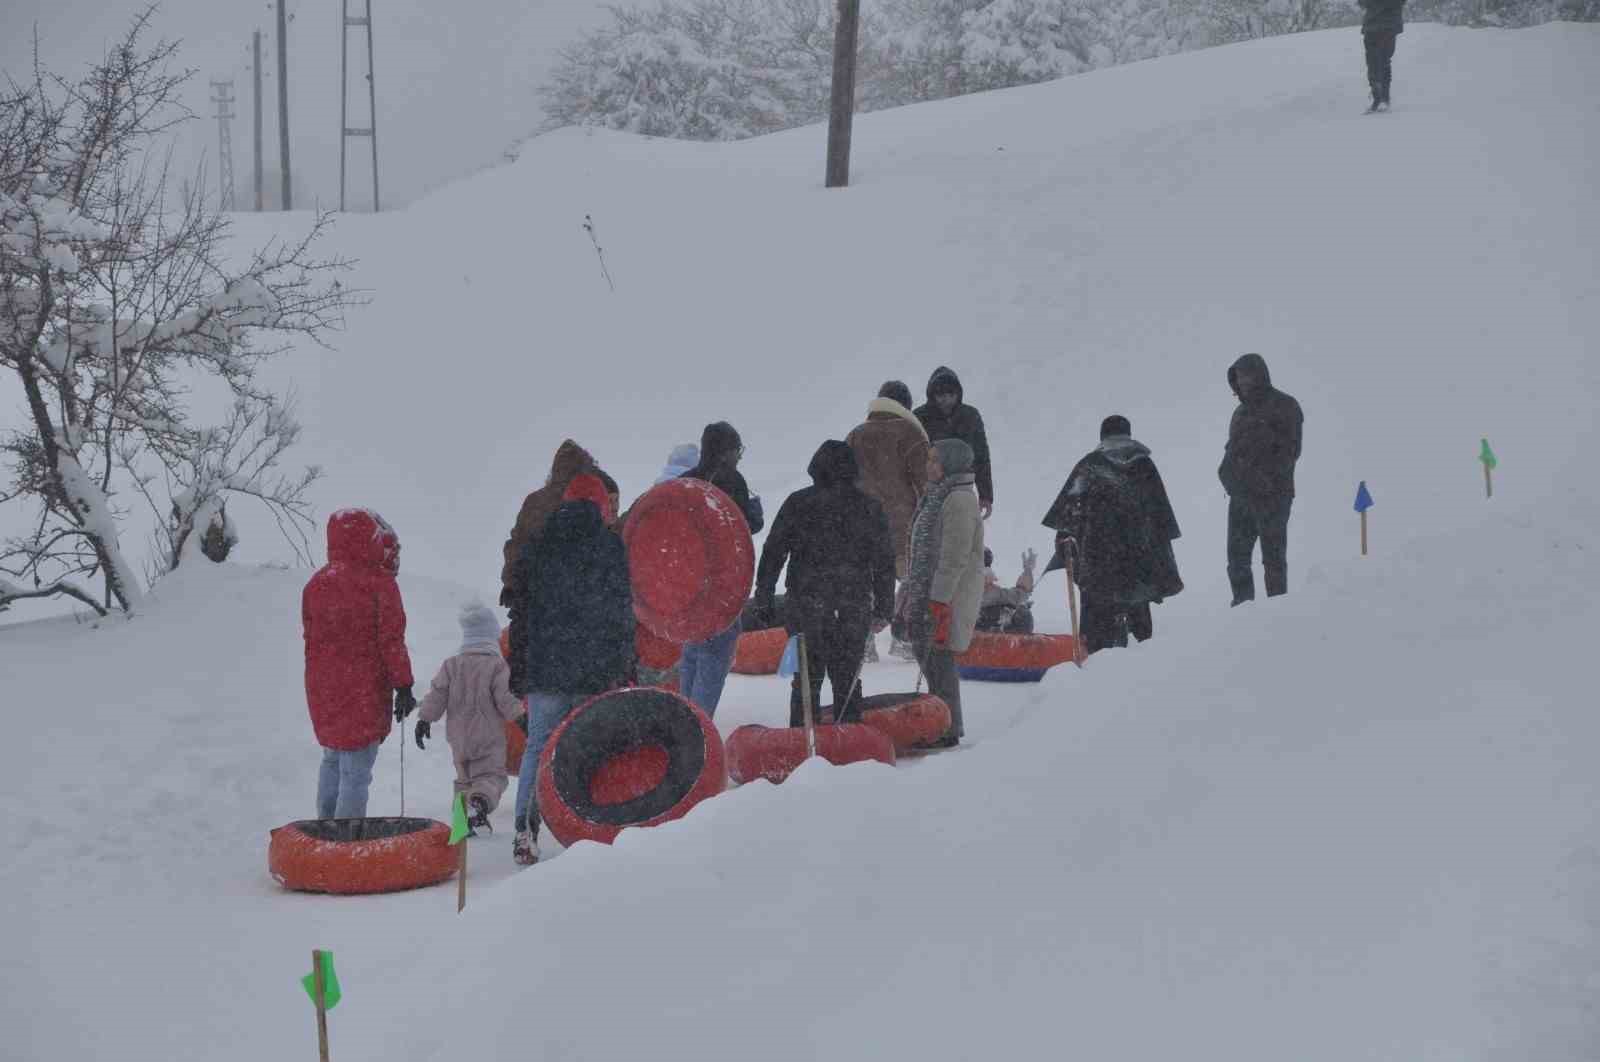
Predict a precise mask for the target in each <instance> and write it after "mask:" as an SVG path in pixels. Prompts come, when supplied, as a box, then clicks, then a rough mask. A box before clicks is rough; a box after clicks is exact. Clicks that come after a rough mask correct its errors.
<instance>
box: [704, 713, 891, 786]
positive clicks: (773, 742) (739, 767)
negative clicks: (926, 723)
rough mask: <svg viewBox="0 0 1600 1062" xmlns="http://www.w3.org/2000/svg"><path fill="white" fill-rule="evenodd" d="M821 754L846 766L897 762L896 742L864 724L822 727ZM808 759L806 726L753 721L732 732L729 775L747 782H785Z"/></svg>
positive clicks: (819, 747)
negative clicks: (869, 762) (763, 723)
mask: <svg viewBox="0 0 1600 1062" xmlns="http://www.w3.org/2000/svg"><path fill="white" fill-rule="evenodd" d="M816 734H817V755H818V756H821V757H822V758H823V759H825V760H827V761H828V762H829V763H832V764H835V765H838V766H843V765H844V764H847V763H861V762H863V761H866V760H877V761H878V762H879V763H887V764H889V765H890V766H893V765H894V742H892V741H890V740H889V739H888V737H886V736H885V735H883V734H881V733H879V732H878V731H876V730H874V729H873V728H872V727H870V726H862V725H861V724H860V723H845V724H843V725H842V726H819V727H817V728H816ZM805 758H806V732H805V729H804V728H803V727H797V726H795V727H783V728H781V729H779V728H773V727H767V726H758V725H756V724H755V723H751V724H749V725H747V726H741V727H740V728H739V729H737V730H735V731H734V732H733V733H732V734H730V735H728V776H729V777H730V778H732V779H733V780H734V781H735V782H738V783H740V784H741V785H743V784H744V783H745V782H751V781H754V780H755V779H757V778H765V779H766V780H767V781H769V782H772V783H774V784H776V783H778V782H782V781H783V780H784V779H785V778H787V777H789V775H790V774H791V773H793V771H794V769H795V768H796V767H798V766H800V764H802V763H803V762H805Z"/></svg>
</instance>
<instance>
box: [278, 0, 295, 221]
mask: <svg viewBox="0 0 1600 1062" xmlns="http://www.w3.org/2000/svg"><path fill="white" fill-rule="evenodd" d="M287 3H288V0H278V165H280V166H281V167H283V204H282V207H283V209H284V210H293V209H294V195H293V193H291V192H290V191H289V17H288V13H287V12H286V11H285V10H284V7H285V5H286V4H287Z"/></svg>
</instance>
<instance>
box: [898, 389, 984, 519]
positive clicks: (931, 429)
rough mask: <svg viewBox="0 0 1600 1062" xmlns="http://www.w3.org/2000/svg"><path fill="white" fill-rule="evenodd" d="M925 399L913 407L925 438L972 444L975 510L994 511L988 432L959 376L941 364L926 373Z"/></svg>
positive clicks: (980, 414)
mask: <svg viewBox="0 0 1600 1062" xmlns="http://www.w3.org/2000/svg"><path fill="white" fill-rule="evenodd" d="M927 395H928V401H927V403H926V404H924V405H920V406H918V407H917V408H916V417H917V419H918V420H920V421H921V422H922V426H923V428H924V429H926V430H927V432H928V441H929V442H930V443H936V442H938V441H939V440H940V439H960V440H961V441H962V442H964V443H966V444H967V445H968V446H970V447H972V474H973V475H974V476H975V477H977V487H978V511H979V512H980V513H982V514H983V518H984V519H985V520H987V519H988V518H989V514H990V513H992V512H993V511H994V475H993V473H992V472H991V471H990V468H989V436H988V435H987V434H985V433H984V430H983V414H982V413H979V412H978V410H977V409H976V408H975V407H973V406H969V405H967V402H966V391H964V390H963V389H962V387H961V378H960V377H958V376H957V375H956V374H955V372H954V371H953V370H951V369H948V368H946V367H945V366H943V365H941V366H939V367H938V368H937V369H935V370H933V375H932V376H930V377H928V390H927Z"/></svg>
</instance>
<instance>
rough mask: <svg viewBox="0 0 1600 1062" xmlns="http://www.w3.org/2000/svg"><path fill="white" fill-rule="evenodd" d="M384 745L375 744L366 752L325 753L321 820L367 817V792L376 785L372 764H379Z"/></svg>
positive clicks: (319, 798)
mask: <svg viewBox="0 0 1600 1062" xmlns="http://www.w3.org/2000/svg"><path fill="white" fill-rule="evenodd" d="M380 744H382V742H378V741H374V742H373V743H372V744H370V745H368V746H367V747H366V748H364V749H328V748H325V749H323V750H322V769H321V770H320V771H318V772H317V818H319V819H364V818H366V817H367V789H368V787H369V786H371V785H372V765H373V764H375V763H377V762H378V746H379V745H380Z"/></svg>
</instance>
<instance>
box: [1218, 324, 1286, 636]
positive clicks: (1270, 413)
mask: <svg viewBox="0 0 1600 1062" xmlns="http://www.w3.org/2000/svg"><path fill="white" fill-rule="evenodd" d="M1228 386H1229V387H1231V388H1232V389H1233V393H1234V394H1235V395H1236V396H1238V399H1239V405H1238V408H1236V409H1235V410H1234V411H1233V419H1232V420H1231V421H1229V423H1228V445H1227V447H1226V449H1224V450H1223V452H1222V464H1221V465H1220V466H1219V467H1218V468H1217V478H1218V479H1220V480H1222V489H1223V490H1225V491H1227V493H1228V582H1229V583H1231V584H1232V586H1233V603H1234V604H1235V605H1241V604H1243V603H1244V602H1246V601H1253V600H1255V596H1256V584H1255V577H1254V576H1253V575H1252V574H1251V571H1250V556H1251V554H1252V553H1253V552H1254V551H1255V548H1256V540H1257V539H1259V540H1260V541H1261V566H1262V568H1263V569H1265V571H1266V576H1267V596H1268V597H1276V596H1278V595H1279V594H1284V593H1288V591H1289V561H1288V557H1289V510H1290V508H1291V507H1292V506H1293V504H1294V465H1295V462H1296V461H1298V460H1300V435H1301V425H1302V423H1303V421H1304V420H1305V417H1304V414H1302V413H1301V412H1300V403H1299V402H1296V401H1295V400H1294V399H1293V398H1292V397H1290V396H1289V395H1286V394H1284V393H1283V392H1282V391H1280V390H1278V389H1277V388H1276V387H1273V386H1272V377H1271V375H1270V374H1269V373H1268V372H1267V362H1266V359H1264V358H1262V356H1261V355H1260V354H1246V355H1245V356H1244V357H1242V358H1240V359H1239V360H1238V361H1236V362H1234V363H1233V366H1232V367H1231V368H1230V369H1228Z"/></svg>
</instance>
